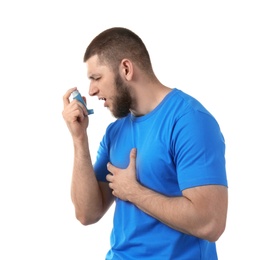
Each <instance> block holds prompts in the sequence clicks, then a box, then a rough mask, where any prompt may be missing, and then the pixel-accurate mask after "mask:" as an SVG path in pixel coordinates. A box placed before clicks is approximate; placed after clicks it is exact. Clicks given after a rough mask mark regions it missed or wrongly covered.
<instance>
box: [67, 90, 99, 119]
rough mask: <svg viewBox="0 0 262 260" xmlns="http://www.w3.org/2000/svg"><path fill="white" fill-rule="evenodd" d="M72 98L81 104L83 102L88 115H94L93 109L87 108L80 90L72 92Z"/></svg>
mask: <svg viewBox="0 0 262 260" xmlns="http://www.w3.org/2000/svg"><path fill="white" fill-rule="evenodd" d="M72 97H73V99H77V100H78V101H79V102H81V103H82V104H83V105H84V106H85V108H86V110H87V114H88V115H92V114H94V110H93V109H88V108H87V107H86V103H85V101H84V99H83V98H82V96H81V94H80V93H79V91H78V90H75V91H73V92H72Z"/></svg>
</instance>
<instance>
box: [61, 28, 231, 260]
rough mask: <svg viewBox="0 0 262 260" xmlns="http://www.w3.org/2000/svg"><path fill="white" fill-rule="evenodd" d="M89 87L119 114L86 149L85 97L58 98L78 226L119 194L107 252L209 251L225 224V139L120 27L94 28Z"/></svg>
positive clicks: (152, 255) (207, 255)
mask: <svg viewBox="0 0 262 260" xmlns="http://www.w3.org/2000/svg"><path fill="white" fill-rule="evenodd" d="M84 62H85V63H86V65H87V74H88V78H89V79H90V86H89V94H90V95H91V96H97V97H98V99H99V100H102V101H103V102H104V106H105V107H107V108H108V109H109V110H110V111H111V113H112V114H113V115H114V116H115V117H116V120H115V121H114V122H112V123H111V124H110V125H109V126H108V127H107V129H106V131H105V135H104V137H103V139H102V140H101V143H100V146H99V148H98V152H97V158H96V162H95V163H94V164H93V163H92V161H91V158H90V151H89V143H88V135H87V127H88V122H89V121H88V115H87V110H86V108H85V106H84V105H83V104H82V103H81V102H79V101H77V100H73V101H71V102H70V100H69V97H70V95H71V93H72V92H73V91H74V90H75V89H76V88H72V89H69V90H68V91H67V92H66V93H65V95H64V97H63V102H64V111H63V117H64V119H65V122H66V124H67V127H68V129H69V131H70V133H71V135H72V139H73V144H74V166H73V176H72V191H71V192H72V201H73V203H74V206H75V212H76V217H77V219H78V220H79V221H80V222H81V223H82V224H83V225H89V224H93V223H95V222H97V221H98V220H99V219H101V218H102V217H103V216H104V214H105V213H106V212H107V210H108V209H109V207H110V206H111V205H112V204H113V202H115V213H114V226H113V230H112V233H111V248H110V250H109V251H108V253H107V255H106V259H124V260H129V259H136V260H137V259H139V260H142V259H150V260H153V259H154V260H162V259H163V260H167V259H172V260H173V259H175V260H176V259H183V260H185V259H186V260H187V259H189V260H197V259H201V260H204V259H206V260H213V259H217V252H216V244H215V241H217V240H218V238H219V237H220V236H221V235H222V233H223V232H224V230H225V226H226V217H227V206H228V195H227V177H226V169H225V168H226V167H225V143H224V138H223V135H222V133H221V131H220V128H219V125H218V123H217V121H216V120H215V118H214V117H213V116H212V115H211V114H210V113H209V112H208V111H207V110H206V109H205V107H204V106H203V105H202V104H201V103H200V102H198V101H197V100H196V99H194V98H193V97H191V96H189V95H188V94H186V93H184V92H182V91H181V90H179V89H176V88H173V89H172V88H169V87H167V86H164V85H163V84H161V82H160V81H159V80H158V78H157V77H156V75H155V74H154V72H153V69H152V65H151V61H150V57H149V54H148V51H147V49H146V47H145V45H144V44H143V42H142V40H141V39H140V38H139V37H138V36H137V35H136V34H135V33H133V32H132V31H130V30H128V29H126V28H119V27H115V28H110V29H108V30H105V31H103V32H102V33H100V34H99V35H98V36H96V37H95V38H94V39H93V41H92V42H91V43H90V44H89V46H88V47H87V49H86V52H85V55H84Z"/></svg>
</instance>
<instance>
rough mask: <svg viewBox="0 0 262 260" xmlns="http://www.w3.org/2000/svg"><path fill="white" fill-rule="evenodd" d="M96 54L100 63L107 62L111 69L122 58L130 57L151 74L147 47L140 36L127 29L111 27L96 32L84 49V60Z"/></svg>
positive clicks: (117, 64)
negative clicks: (98, 32)
mask: <svg viewBox="0 0 262 260" xmlns="http://www.w3.org/2000/svg"><path fill="white" fill-rule="evenodd" d="M94 55H97V56H98V58H99V60H100V62H101V63H106V64H108V65H109V66H110V67H111V68H112V69H113V71H116V70H117V69H118V66H119V64H120V62H121V61H122V60H123V59H125V58H126V59H130V60H131V61H132V62H134V63H135V64H137V66H138V67H139V68H140V69H141V70H143V71H145V72H147V73H149V74H151V73H152V65H151V60H150V57H149V53H148V51H147V48H146V46H145V44H144V43H143V41H142V40H141V38H140V37H139V36H138V35H136V34H135V33H134V32H132V31H131V30H129V29H126V28H122V27H113V28H110V29H107V30H105V31H103V32H101V33H100V34H98V35H97V36H96V37H95V38H94V39H93V40H92V41H91V43H90V44H89V46H88V47H87V49H86V51H85V55H84V62H86V61H87V60H88V59H89V58H90V57H92V56H94Z"/></svg>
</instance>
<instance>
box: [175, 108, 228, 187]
mask: <svg viewBox="0 0 262 260" xmlns="http://www.w3.org/2000/svg"><path fill="white" fill-rule="evenodd" d="M175 131H176V133H175V134H174V136H176V139H175V140H174V144H173V145H174V146H173V147H174V151H175V156H174V160H175V164H176V167H177V177H178V183H179V186H180V189H181V190H184V189H186V188H191V187H195V186H201V185H212V184H213V185H216V184H217V185H224V186H227V178H226V169H225V141H224V137H223V134H222V133H221V131H220V127H219V125H218V123H217V121H216V120H215V119H214V117H213V116H211V115H210V114H208V113H204V112H202V111H198V110H196V111H191V112H188V113H187V114H185V115H184V116H182V117H181V118H180V119H179V120H178V121H177V124H176V127H175Z"/></svg>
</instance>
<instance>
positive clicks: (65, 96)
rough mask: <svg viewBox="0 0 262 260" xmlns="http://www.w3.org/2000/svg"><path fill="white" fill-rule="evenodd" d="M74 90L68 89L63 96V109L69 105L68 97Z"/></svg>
mask: <svg viewBox="0 0 262 260" xmlns="http://www.w3.org/2000/svg"><path fill="white" fill-rule="evenodd" d="M76 89H77V87H73V88H70V89H69V90H67V92H66V93H65V95H64V96H63V103H64V107H66V106H67V105H68V104H69V103H70V100H69V97H70V95H71V94H72V92H73V91H75V90H76Z"/></svg>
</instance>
